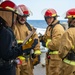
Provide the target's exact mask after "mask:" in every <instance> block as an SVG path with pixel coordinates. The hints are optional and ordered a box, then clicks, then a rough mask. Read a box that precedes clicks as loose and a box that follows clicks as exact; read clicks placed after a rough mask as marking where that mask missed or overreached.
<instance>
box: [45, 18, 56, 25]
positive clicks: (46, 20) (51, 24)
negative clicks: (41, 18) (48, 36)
mask: <svg viewBox="0 0 75 75" xmlns="http://www.w3.org/2000/svg"><path fill="white" fill-rule="evenodd" d="M53 18H54V20H53V21H52V22H51V24H50V25H49V26H51V25H52V23H53V22H54V21H55V20H56V17H53ZM45 21H46V23H47V19H46V17H45ZM47 24H48V23H47Z"/></svg>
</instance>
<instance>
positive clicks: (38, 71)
mask: <svg viewBox="0 0 75 75" xmlns="http://www.w3.org/2000/svg"><path fill="white" fill-rule="evenodd" d="M34 75H46V70H45V67H42V65H41V64H39V65H37V66H35V67H34Z"/></svg>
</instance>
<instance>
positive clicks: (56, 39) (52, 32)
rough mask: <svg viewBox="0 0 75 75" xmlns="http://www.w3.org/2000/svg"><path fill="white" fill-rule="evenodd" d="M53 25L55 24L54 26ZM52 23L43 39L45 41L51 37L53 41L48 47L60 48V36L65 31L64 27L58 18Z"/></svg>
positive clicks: (52, 48)
mask: <svg viewBox="0 0 75 75" xmlns="http://www.w3.org/2000/svg"><path fill="white" fill-rule="evenodd" d="M52 25H55V26H54V28H53V27H52ZM52 25H49V26H48V27H47V29H46V32H45V34H44V36H43V40H45V42H46V41H47V39H51V41H50V42H49V44H48V48H49V49H51V50H55V51H56V50H58V48H59V45H60V38H61V36H62V34H63V33H64V28H63V27H62V26H61V25H60V24H59V23H58V21H57V20H55V21H54V22H53V23H52Z"/></svg>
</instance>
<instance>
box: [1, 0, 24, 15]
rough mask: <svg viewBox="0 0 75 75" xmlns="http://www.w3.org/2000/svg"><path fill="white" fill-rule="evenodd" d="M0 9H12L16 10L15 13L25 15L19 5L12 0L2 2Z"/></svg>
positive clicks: (12, 10)
mask: <svg viewBox="0 0 75 75" xmlns="http://www.w3.org/2000/svg"><path fill="white" fill-rule="evenodd" d="M0 9H3V10H5V11H11V12H14V13H16V14H18V15H21V16H22V15H23V13H22V11H21V10H20V9H18V8H17V5H16V4H15V3H14V2H12V1H10V0H7V1H4V2H2V3H1V4H0Z"/></svg>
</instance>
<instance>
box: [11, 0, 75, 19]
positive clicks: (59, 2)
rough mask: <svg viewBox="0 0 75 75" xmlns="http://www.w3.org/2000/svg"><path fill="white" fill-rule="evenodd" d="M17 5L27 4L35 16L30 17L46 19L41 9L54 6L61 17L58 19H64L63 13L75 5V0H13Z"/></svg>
mask: <svg viewBox="0 0 75 75" xmlns="http://www.w3.org/2000/svg"><path fill="white" fill-rule="evenodd" d="M12 1H13V2H15V3H16V4H17V5H19V4H25V5H26V6H27V7H28V8H29V9H30V10H31V11H32V12H33V16H30V17H29V18H28V19H30V20H31V19H35V20H36V19H38V20H41V19H44V17H43V15H42V14H41V11H42V10H43V9H45V8H54V9H55V10H56V11H57V13H58V15H60V17H59V18H58V19H64V16H63V17H62V15H63V14H64V13H65V12H66V11H67V10H68V9H70V8H74V7H75V0H12Z"/></svg>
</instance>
